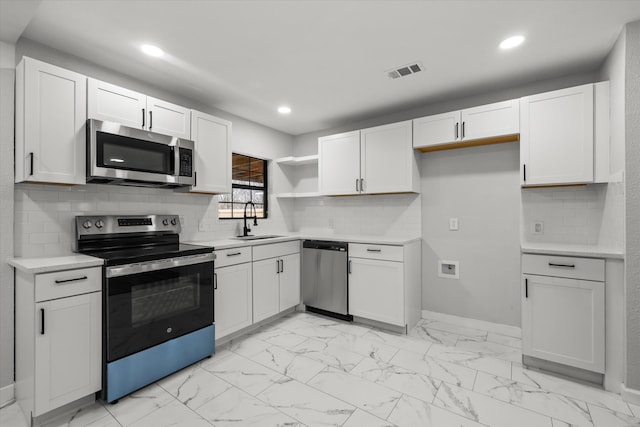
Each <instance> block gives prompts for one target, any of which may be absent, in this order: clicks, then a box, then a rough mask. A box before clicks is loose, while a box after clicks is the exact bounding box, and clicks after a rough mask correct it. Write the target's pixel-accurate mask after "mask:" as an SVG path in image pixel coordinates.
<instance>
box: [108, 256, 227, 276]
mask: <svg viewBox="0 0 640 427" xmlns="http://www.w3.org/2000/svg"><path fill="white" fill-rule="evenodd" d="M215 258H216V256H215V254H213V253H209V254H203V255H191V256H183V257H177V258H167V259H161V260H154V261H146V262H140V263H134V264H125V265H114V266H113V267H107V268H106V271H105V275H106V278H107V279H110V278H112V277H120V276H129V275H131V274H139V273H146V272H149V271H157V270H166V269H168V268H175V267H183V266H187V265H193V264H203V263H206V262H212V261H213V260H214V259H215Z"/></svg>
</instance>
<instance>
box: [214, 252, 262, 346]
mask: <svg viewBox="0 0 640 427" xmlns="http://www.w3.org/2000/svg"><path fill="white" fill-rule="evenodd" d="M251 285H252V280H251V263H250V262H247V263H244V264H238V265H232V266H229V267H223V268H216V270H215V286H214V288H215V293H214V307H215V323H216V339H219V338H222V337H224V336H226V335H229V334H231V333H233V332H236V331H239V330H240V329H242V328H244V327H246V326H250V325H251V324H252V323H253V301H252V286H251Z"/></svg>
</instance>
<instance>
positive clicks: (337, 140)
mask: <svg viewBox="0 0 640 427" xmlns="http://www.w3.org/2000/svg"><path fill="white" fill-rule="evenodd" d="M318 156H319V157H318V187H319V190H320V194H324V195H329V196H333V195H348V194H360V191H359V189H360V131H359V130H356V131H353V132H347V133H341V134H337V135H330V136H324V137H322V138H319V139H318Z"/></svg>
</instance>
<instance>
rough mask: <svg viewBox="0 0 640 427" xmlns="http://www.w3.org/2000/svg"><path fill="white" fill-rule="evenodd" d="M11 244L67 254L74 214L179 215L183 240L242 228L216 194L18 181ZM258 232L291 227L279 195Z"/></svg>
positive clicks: (33, 253) (37, 252)
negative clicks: (221, 215)
mask: <svg viewBox="0 0 640 427" xmlns="http://www.w3.org/2000/svg"><path fill="white" fill-rule="evenodd" d="M14 195H15V234H14V236H15V237H14V239H15V246H14V255H15V256H17V257H42V256H58V255H65V254H68V253H69V252H70V251H71V247H72V241H73V239H74V233H75V230H74V228H73V227H74V222H73V220H74V217H75V216H76V215H95V214H150V213H154V214H177V215H180V218H181V220H182V232H181V235H180V239H181V240H182V241H206V240H213V239H222V238H226V237H231V236H234V235H237V234H239V233H241V229H242V224H241V221H238V220H219V219H218V200H217V197H216V196H212V195H203V194H182V193H176V192H173V191H171V190H166V189H153V188H141V187H121V186H115V185H94V184H89V185H82V186H72V187H61V186H54V185H38V184H16V185H15V187H14ZM258 223H259V227H260V228H259V230H257V232H259V233H261V234H262V233H270V232H275V231H282V230H290V227H288V226H287V224H286V223H285V219H284V217H283V215H282V211H281V209H280V206H279V204H278V203H277V200H276V199H275V198H273V200H270V213H269V218H268V219H265V220H259V221H258Z"/></svg>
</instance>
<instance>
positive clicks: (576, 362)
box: [522, 275, 604, 373]
mask: <svg viewBox="0 0 640 427" xmlns="http://www.w3.org/2000/svg"><path fill="white" fill-rule="evenodd" d="M522 285H523V289H522V354H524V355H528V356H533V357H537V358H540V359H544V360H550V361H552V362H557V363H562V364H564V365H569V366H575V367H577V368H582V369H586V370H589V371H593V372H600V373H604V282H593V281H588V280H577V279H565V278H557V277H549V276H535V275H524V276H523V284H522Z"/></svg>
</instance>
